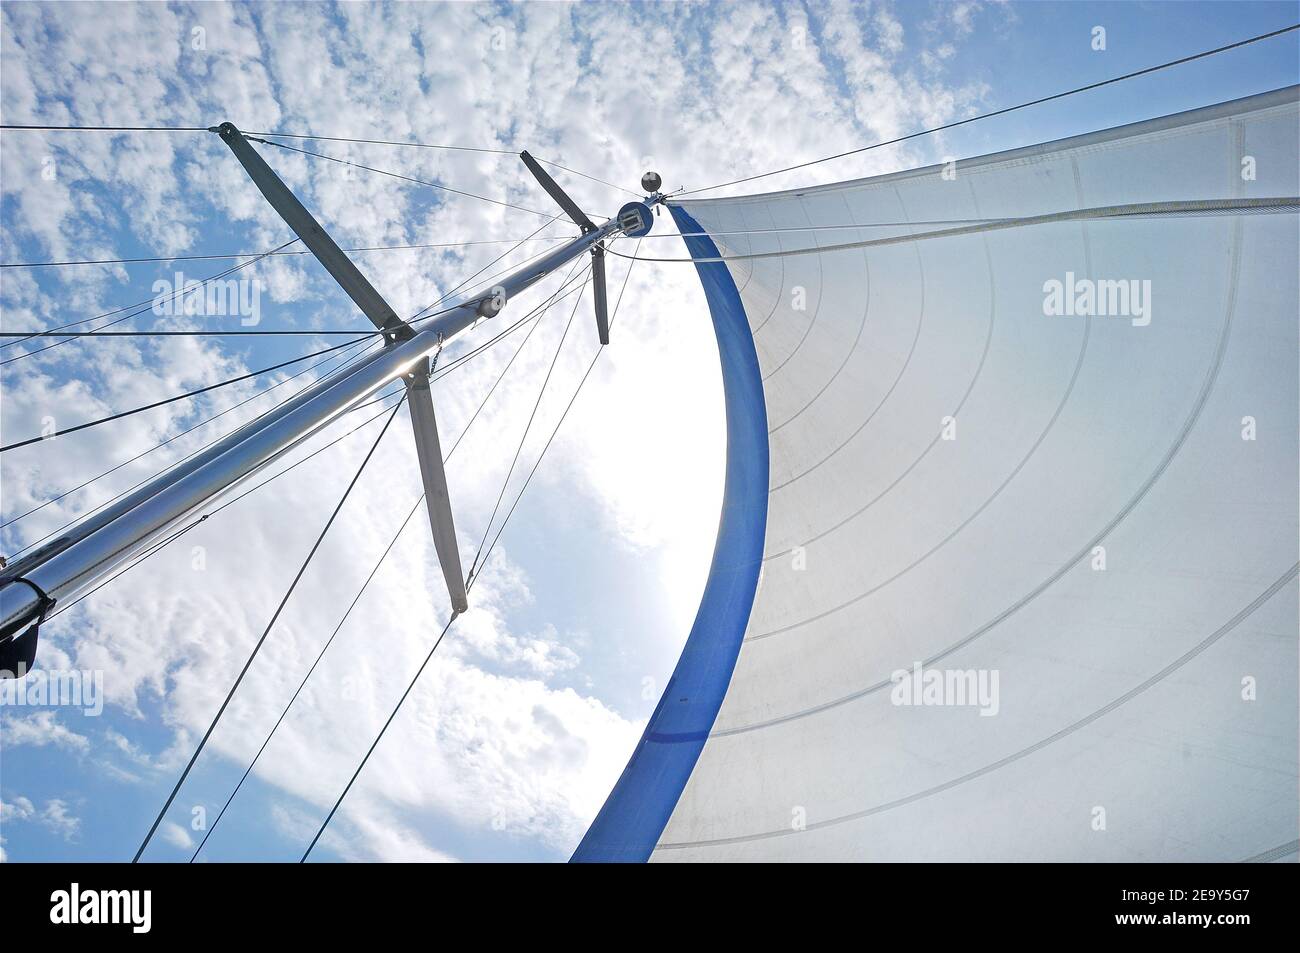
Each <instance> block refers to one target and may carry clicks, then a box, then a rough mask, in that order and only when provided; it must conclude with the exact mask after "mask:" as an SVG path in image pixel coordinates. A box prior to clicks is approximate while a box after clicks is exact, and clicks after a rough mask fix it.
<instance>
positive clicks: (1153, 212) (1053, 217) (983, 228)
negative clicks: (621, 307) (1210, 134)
mask: <svg viewBox="0 0 1300 953" xmlns="http://www.w3.org/2000/svg"><path fill="white" fill-rule="evenodd" d="M1297 210H1300V196H1277V197H1269V198H1248V199H1188V200H1184V201H1164V202H1138V203H1132V204H1129V205H1103V206H1099V207H1097V208H1078V209H1067V210H1065V211H1063V212H1049V213H1046V214H1042V215H1026V216H1022V217H1019V218H998V219H990V220H988V221H982V222H980V223H978V224H976V225H962V226H958V227H956V228H940V229H934V230H931V231H927V232H907V233H905V234H902V235H891V236H889V237H887V238H864V239H861V240H859V241H853V242H837V243H836V244H834V245H809V246H805V247H803V248H781V249H778V250H776V251H761V252H744V253H740V252H737V253H735V254H730V255H721V254H719V255H710V256H701V257H696V258H668V257H662V256H653V255H641V256H638V257H637V259H636V260H637V261H656V262H671V263H675V264H699V263H701V262H726V261H748V260H754V259H762V258H789V257H794V256H796V255H821V254H826V253H829V252H838V251H846V250H848V249H852V248H880V247H884V246H886V245H905V244H908V243H909V242H921V241H929V240H931V239H936V238H954V237H959V236H963V235H973V234H977V233H981V232H995V231H1002V230H1005V229H1011V228H1030V227H1033V226H1036V225H1054V224H1059V223H1061V222H1076V221H1098V220H1105V219H1115V220H1133V219H1147V218H1162V217H1166V216H1196V215H1234V214H1243V215H1249V214H1261V215H1267V214H1282V213H1288V212H1291V213H1293V212H1296V211H1297ZM608 251H609V253H610V254H611V255H614V256H616V257H618V258H629V257H631V256H629V255H625V254H623V253H622V252H619V251H615V250H614V249H612V248H611V249H608Z"/></svg>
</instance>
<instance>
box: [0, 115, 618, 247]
mask: <svg viewBox="0 0 1300 953" xmlns="http://www.w3.org/2000/svg"><path fill="white" fill-rule="evenodd" d="M0 129H11V130H15V131H20V130H26V131H28V132H37V131H44V132H211V131H212V127H211V126H37V125H24V124H17V123H9V124H4V125H0ZM241 132H243V135H244V136H245V137H248V136H274V137H275V138H277V139H314V140H317V141H319V142H355V143H361V144H365V145H374V146H401V147H404V148H415V149H444V150H447V151H451V152H481V153H485V154H488V155H501V156H517V155H518V154H519V153H518V151H517V150H515V149H494V148H490V147H487V146H452V145H444V144H439V143H433V142H416V141H414V140H410V139H408V140H405V141H403V140H396V139H360V138H356V137H352V136H309V135H304V134H301V133H292V132H266V131H261V130H254V131H251V132H248V131H244V130H241ZM533 158H535V159H537V161H538V162H541V163H544V164H545V165H551V166H555V168H557V169H563V170H564V171H565V172H569V173H572V174H573V175H579V176H582V177H583V178H584V179H590V180H591V181H593V182H599V183H600V184H601V185H607V186H609V187H610V188H611V189H620V190H622V191H624V192H626V193H628V194H629V195H636V196H637V197H638V198H639V197H640V196H639V193H637V192H634V191H632V190H631V189H625V188H623V186H621V185H615V184H614V183H612V182H606V181H605V180H604V179H598V178H597V177H596V176H594V175H588V174H587V173H586V172H579V171H578V170H577V169H570V168H568V167H567V166H563V165H560V163H558V162H552V161H551V160H550V159H539V158H537V157H536V156H534V157H533ZM344 251H347V249H344Z"/></svg>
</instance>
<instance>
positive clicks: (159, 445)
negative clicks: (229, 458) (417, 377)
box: [0, 354, 343, 558]
mask: <svg viewBox="0 0 1300 953" xmlns="http://www.w3.org/2000/svg"><path fill="white" fill-rule="evenodd" d="M342 356H343V355H342V354H339V355H336V356H335V357H327V358H325V359H324V360H322V361H317V362H316V363H315V364H312V365H311V366H310V367H305V368H303V369H302V370H301V371H299V372H298V373H296V374H294V375H292V376H291V377H286V378H285V379H284V380H282V381H277V382H276V383H274V384H272V385H271V386H269V387H265V388H262V389H261V390H258V391H256V392H255V393H253V394H252V395H250V396H249V397H245V398H244V399H243V400H241V401H239V402H238V403H236V404H231V405H230V406H229V407H227V408H226V409H225V410H223V411H221V412H219V413H216V414H213V415H212V416H211V417H206V418H204V419H203V420H200V421H199V422H198V423H196V424H194V425H193V426H191V427H187V428H186V429H185V430H182V431H181V432H180V433H176V434H173V435H172V436H170V437H168V438H167V439H165V440H163V441H162V442H161V443H157V444H154V445H153V446H152V447H150V448H148V449H147V450H143V451H141V452H140V453H137V454H136V455H135V456H133V457H131V458H129V459H127V460H123V461H122V462H121V463H119V464H117V465H116V466H114V467H112V468H110V469H108V470H105V471H104V472H103V473H101V474H99V475H98V476H94V477H91V478H90V479H89V480H87V481H85V482H84V483H80V484H78V485H77V486H74V487H72V489H70V490H65V491H63V492H62V493H60V494H59V495H58V496H55V497H52V498H50V499H48V500H45V501H44V502H43V503H40V504H38V505H36V506H34V507H32V508H31V509H29V510H27V511H26V512H23V513H19V514H18V515H17V516H15V517H13V518H12V519H8V520H6V521H5V522H3V523H0V529H4V528H5V527H6V526H9V525H10V524H12V523H16V522H18V521H19V520H21V519H24V518H25V517H28V516H31V515H32V514H33V513H35V512H37V511H38V510H42V509H44V508H45V507H47V506H49V505H50V504H52V503H57V502H58V501H59V500H61V499H63V498H64V497H66V496H69V495H70V494H72V493H76V492H77V491H78V490H82V489H85V488H86V487H88V486H90V484H92V483H94V482H95V481H97V480H101V479H103V478H104V477H106V476H109V475H110V474H113V473H116V472H117V471H118V470H120V469H122V468H123V467H125V466H127V465H129V464H132V463H135V462H136V461H137V460H139V459H140V458H141V457H144V456H147V455H148V454H151V453H153V452H154V451H155V450H161V449H162V448H163V447H165V446H167V444H169V443H171V442H172V441H173V440H179V439H180V438H181V437H184V436H185V435H186V434H190V433H193V432H194V431H195V430H198V429H199V428H200V427H203V426H206V425H207V424H210V423H212V422H213V421H214V420H216V419H218V418H219V417H224V416H225V415H226V414H228V413H230V412H231V411H234V410H238V409H239V408H240V407H243V406H244V405H245V404H249V403H251V402H252V401H255V400H257V399H258V398H259V397H263V396H265V395H266V394H269V393H270V392H271V391H273V390H276V389H277V388H280V387H283V386H284V385H285V384H288V383H290V382H291V381H294V380H297V379H298V378H299V377H302V376H303V375H304V374H308V373H310V372H311V371H314V370H315V369H316V368H318V367H321V366H322V365H325V364H328V363H330V362H331V361H334V360H337V359H338V358H340V357H342ZM286 399H287V398H286ZM279 406H280V404H279V403H277V404H275V405H274V406H273V407H271V408H268V410H267V411H266V412H268V413H269V412H270V410H274V409H275V407H279ZM261 416H263V414H258V417H261ZM254 419H256V418H254ZM222 436H225V434H223V435H222ZM219 439H221V437H218V438H216V439H215V440H212V441H210V442H208V443H205V444H203V445H202V446H200V447H199V448H198V450H195V451H194V453H198V452H199V450H204V449H207V447H209V446H211V445H212V444H213V443H215V442H216V440H219ZM193 455H194V454H193V453H191V454H188V455H187V456H185V457H182V458H181V459H180V460H178V461H176V462H177V463H183V462H184V461H185V460H188V459H189V458H190V457H191V456H193ZM173 466H174V464H173ZM170 468H171V467H170V466H169V467H164V468H163V470H159V471H158V473H162V472H164V471H165V470H168V469H170ZM158 473H155V474H154V475H153V476H157V475H158ZM153 476H151V477H149V478H148V479H153ZM145 482H147V480H146V481H145ZM143 485H144V483H138V484H136V487H138V486H143ZM136 487H132V488H131V489H135V488H136ZM128 492H130V490H127V491H124V493H128ZM124 493H123V494H118V496H116V497H114V498H113V499H110V500H108V501H107V502H106V503H104V504H101V506H106V505H108V503H112V502H115V501H116V500H117V499H118V498H120V497H121V496H122V495H124ZM98 509H100V507H95V509H93V510H90V511H89V512H88V513H86V514H83V515H89V514H90V513H94V512H95V511H96V510H98ZM80 518H81V517H77V519H80ZM72 522H74V523H75V522H76V520H75V519H74V520H73V521H72ZM71 525H72V523H65V524H64V525H63V526H61V527H60V528H59V529H57V530H55V531H54V532H55V533H58V532H61V531H62V530H63V529H66V528H67V527H68V526H71ZM50 535H51V536H52V535H54V534H53V533H51V534H50ZM45 539H49V536H46V537H45V538H44V539H40V540H37V541H36V543H41V542H44V540H45ZM36 543H29V544H28V545H27V546H24V547H23V548H22V549H20V550H18V552H19V553H21V552H23V551H24V550H26V549H29V548H31V547H32V546H34V545H36ZM13 555H17V553H14V554H13ZM11 558H12V557H11Z"/></svg>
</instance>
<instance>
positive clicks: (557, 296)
mask: <svg viewBox="0 0 1300 953" xmlns="http://www.w3.org/2000/svg"><path fill="white" fill-rule="evenodd" d="M571 293H572V290H571V291H569V292H566V293H565V294H563V295H560V294H559V293H558V292H556V294H555V295H552V297H551V299H550V300H549V301H548V302H546V303H545V304H544V305H541V306H539V308H535V309H534V310H533V312H532V313H531V314H537V313H538V312H539V310H540V312H541V313H545V310H546V309H547V308H549V307H550V306H551V305H552V304H554V303H555V302H556V301H559V300H562V299H563V298H565V297H568V295H569V294H571ZM620 300H621V296H620ZM616 308H617V306H616ZM531 314H530V315H529V316H525V317H524V318H522V319H520V321H519V322H517V323H516V324H515V325H513V326H512V327H510V328H508V329H507V330H505V331H503V332H502V333H500V334H498V335H497V336H496V337H494V338H492V339H491V340H489V341H487V342H486V343H484V344H483V345H480V346H479V347H478V348H476V349H475V351H474V352H471V354H469V355H466V356H465V357H463V358H461V359H460V360H459V361H458V362H456V363H461V362H463V361H464V360H467V359H468V358H469V357H472V356H474V354H476V353H479V352H481V351H483V350H484V349H486V348H488V347H490V346H492V345H493V344H495V343H496V342H498V341H500V340H501V339H502V338H504V337H506V335H508V334H510V333H511V332H512V331H514V330H516V329H517V328H518V327H519V326H520V325H521V324H523V323H524V322H525V321H527V320H528V318H529V317H530V316H531ZM535 328H536V324H534V329H535ZM531 336H532V330H530V331H529V333H528V335H526V336H525V338H524V341H523V342H522V343H521V344H520V349H522V348H523V344H525V343H527V341H528V338H529V337H531ZM515 357H518V351H516V353H515V355H514V357H512V358H511V359H510V361H509V362H508V363H507V365H506V369H507V370H508V369H509V367H510V365H511V364H513V363H514V359H515ZM449 370H451V368H450V367H448V368H446V369H444V373H445V372H446V371H449ZM295 376H296V375H295ZM441 376H442V374H439V375H437V376H435V377H432V378H431V381H432V380H437V379H439V378H440V377H441ZM501 376H502V377H504V371H503V372H502V375H501ZM500 382H501V378H498V379H497V382H496V384H493V386H492V390H490V391H489V392H488V396H489V397H490V396H491V393H492V391H494V390H495V389H496V386H497V384H500ZM254 396H258V395H254ZM389 396H391V395H389ZM385 399H386V398H385V397H381V398H379V400H372V401H369V402H367V403H364V404H358V405H357V406H356V407H353V408H350V409H349V411H348V412H351V411H352V410H359V409H361V408H362V407H368V406H370V405H371V404H375V403H379V402H380V401H382V400H385ZM486 400H487V398H484V403H483V404H480V405H479V407H478V410H476V411H475V412H474V416H473V417H471V418H470V423H473V421H474V419H475V418H477V417H478V415H479V413H480V412H481V411H482V410H483V406H484V404H486ZM277 406H278V405H277ZM272 409H274V408H272ZM269 412H270V411H269V410H268V411H267V412H266V413H269ZM378 416H382V414H380V415H377V416H376V417H371V418H370V420H368V421H366V422H365V423H363V424H361V425H359V426H357V427H354V428H353V429H352V430H349V431H348V432H347V433H344V434H343V435H342V436H340V437H338V438H336V439H334V440H332V441H330V442H329V443H327V444H325V445H323V446H322V447H320V448H318V449H317V450H314V451H313V452H312V453H309V454H307V455H306V456H305V457H303V458H301V459H299V460H298V461H296V462H295V463H293V464H291V465H290V466H288V467H286V468H285V469H284V470H281V471H279V472H278V473H276V474H274V475H273V476H271V477H270V478H268V479H266V480H264V481H262V482H261V483H259V484H257V485H256V486H254V487H252V488H251V489H248V490H245V491H244V492H243V493H241V494H239V495H238V496H236V497H234V498H233V499H231V500H229V501H227V502H225V503H223V504H221V505H220V506H218V507H217V508H216V509H215V510H213V511H212V512H211V513H207V514H204V515H203V516H201V517H199V518H198V519H197V520H195V521H194V522H193V523H190V524H189V525H187V526H185V527H184V528H182V529H181V530H180V531H179V532H177V533H176V534H174V535H172V536H170V537H168V538H166V539H165V540H163V541H162V542H161V543H158V544H156V545H154V546H152V547H150V548H149V549H148V550H147V551H145V552H144V553H143V554H142V555H140V556H139V557H138V558H137V559H136V560H135V561H133V562H132V563H131V564H130V565H128V566H126V567H125V568H124V569H122V570H121V571H119V572H117V573H114V574H113V575H112V576H110V577H109V578H107V579H105V580H104V581H103V582H100V583H99V584H98V585H96V586H94V587H93V588H92V589H90V590H89V591H87V592H85V593H83V594H82V595H80V596H78V597H77V598H76V599H74V600H73V601H72V602H70V603H67V604H66V605H64V606H63V607H62V608H61V609H59V610H58V611H56V612H54V613H53V614H52V615H51V616H50V617H49V618H50V619H54V618H56V617H58V616H59V615H62V614H63V613H64V612H66V611H67V610H69V609H71V608H72V607H73V606H75V605H76V604H77V603H78V602H81V601H82V600H83V599H85V598H87V597H88V596H91V595H93V594H94V593H96V592H98V591H99V590H100V589H102V588H103V587H104V586H106V585H108V584H109V583H110V582H112V581H113V580H115V579H117V578H118V577H119V576H121V575H123V574H125V573H126V572H127V571H129V570H131V569H133V568H135V567H136V566H138V565H139V564H140V563H142V562H144V561H145V560H146V559H148V558H149V557H150V556H152V555H154V553H156V552H159V551H160V550H161V549H163V548H164V547H165V546H167V545H168V544H169V543H171V542H172V541H173V540H175V539H177V538H179V536H181V535H182V534H183V533H186V532H188V531H189V530H191V529H193V528H194V527H195V526H197V525H198V524H199V523H202V522H203V521H205V520H207V519H208V517H210V516H215V515H216V514H217V513H220V512H221V511H222V510H224V509H225V508H226V507H227V506H230V505H232V504H234V503H237V502H239V501H240V500H242V499H243V498H244V497H246V496H248V495H249V494H250V493H252V492H254V491H256V490H258V489H261V488H262V487H263V486H265V485H266V484H267V483H270V482H271V481H272V480H275V479H276V478H278V477H280V476H283V475H284V474H285V473H287V472H288V471H290V470H292V469H294V468H295V467H297V466H298V465H299V464H302V463H306V462H307V461H308V460H310V459H311V458H312V457H314V456H316V455H317V454H319V453H321V452H323V451H324V450H327V449H329V448H330V447H332V446H334V445H335V444H336V443H338V442H339V441H340V440H342V439H344V438H345V437H347V436H349V435H351V434H353V433H355V432H356V431H357V430H360V429H361V427H364V426H366V425H367V424H369V423H370V422H372V421H374V420H377V419H378ZM468 428H469V424H466V430H468ZM309 436H311V435H310V434H308V435H305V436H303V437H301V438H299V439H298V440H296V441H294V442H293V443H292V444H290V445H289V446H287V447H284V448H283V449H281V450H280V451H278V452H277V453H276V454H275V455H274V456H273V457H271V458H269V459H267V460H266V461H264V462H263V463H262V464H261V466H266V465H267V464H269V463H271V462H273V461H274V460H276V459H278V458H279V457H281V456H283V455H284V454H285V453H288V452H289V451H290V450H292V449H293V448H294V447H296V446H298V445H299V444H300V443H302V442H303V441H304V440H306V439H307V438H308V437H309ZM463 437H464V433H462V434H461V437H460V438H458V439H457V441H456V444H455V445H453V447H452V449H453V450H455V447H456V446H458V445H459V444H460V440H461V439H463ZM217 439H221V438H217ZM214 442H215V441H214ZM154 449H156V448H154ZM203 449H204V447H200V448H198V449H197V450H195V451H194V452H193V453H191V454H189V455H188V456H187V457H183V458H182V459H181V460H178V461H176V462H175V463H173V464H171V465H169V466H167V467H164V468H163V470H161V471H159V473H158V474H154V476H153V477H148V478H146V479H145V480H143V481H141V482H140V483H137V484H136V485H135V486H133V487H131V488H129V489H127V490H124V491H123V492H122V493H119V494H118V495H117V496H116V497H114V498H113V499H110V500H107V501H106V502H104V503H102V504H100V505H99V506H98V507H96V508H95V509H94V510H91V511H90V512H91V513H93V512H96V511H98V510H100V509H102V508H103V507H105V506H108V505H109V504H111V503H113V502H114V501H115V500H116V499H120V498H121V497H122V496H124V495H126V494H127V493H129V492H131V491H132V490H135V489H137V488H139V487H140V486H143V485H144V483H147V482H148V481H149V480H151V479H153V478H154V477H156V476H158V475H159V474H161V473H163V472H165V471H166V470H169V469H171V468H172V467H175V466H178V465H179V464H181V463H183V462H184V461H185V460H187V459H189V457H192V456H194V454H196V453H198V452H200V451H201V450H203ZM146 452H148V451H146ZM450 456H451V454H450V453H448V458H450ZM69 492H71V491H69ZM87 515H89V514H87ZM82 518H83V517H82V516H79V517H77V518H76V519H74V520H72V521H70V522H68V523H65V524H64V525H63V526H62V527H60V528H59V529H57V530H55V531H54V533H49V534H47V535H46V536H44V537H43V538H42V539H40V540H37V541H36V542H35V543H29V544H28V545H27V546H25V547H23V549H22V550H19V551H18V552H19V553H21V552H23V551H24V550H26V549H30V548H31V547H32V546H35V545H37V544H39V543H41V542H44V541H45V540H46V539H49V538H50V536H53V535H54V534H55V533H58V532H61V531H62V530H64V529H67V527H68V526H71V525H73V524H74V523H76V522H79V521H80V520H81V519H82ZM15 555H17V553H15Z"/></svg>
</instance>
